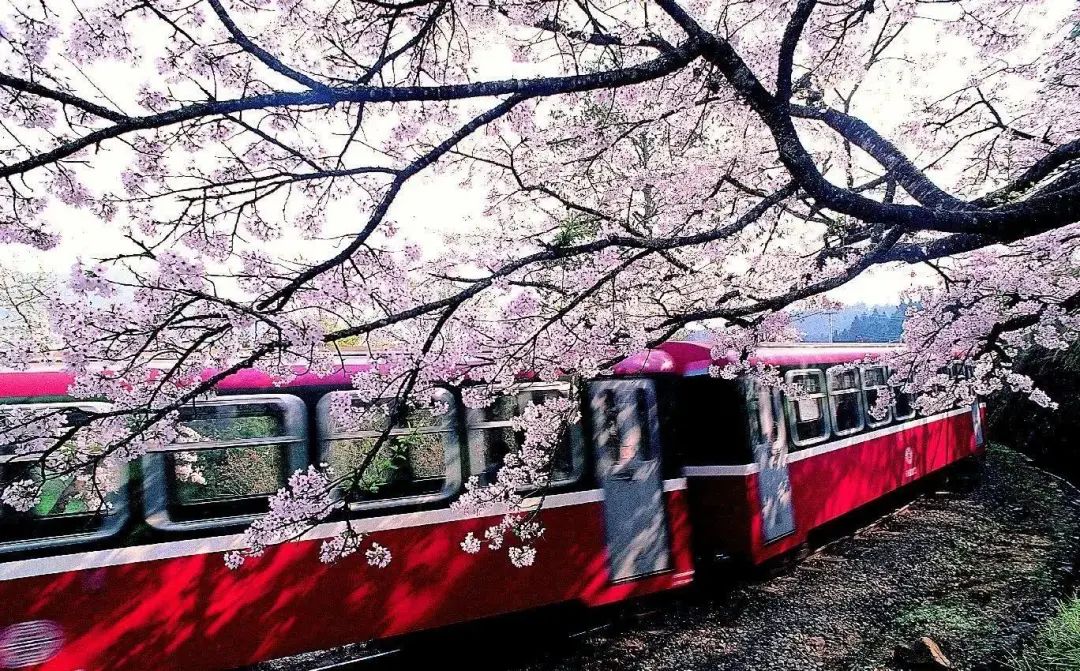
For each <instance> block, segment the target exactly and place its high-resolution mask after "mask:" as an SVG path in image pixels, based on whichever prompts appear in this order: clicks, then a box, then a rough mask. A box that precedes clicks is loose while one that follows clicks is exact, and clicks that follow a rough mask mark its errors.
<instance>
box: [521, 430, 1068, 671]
mask: <svg viewBox="0 0 1080 671" xmlns="http://www.w3.org/2000/svg"><path fill="white" fill-rule="evenodd" d="M1074 497H1075V495H1074V493H1073V492H1072V491H1071V489H1070V488H1069V487H1068V486H1067V485H1063V484H1060V483H1058V482H1057V481H1055V480H1053V479H1051V478H1050V477H1049V476H1047V475H1046V474H1045V473H1042V472H1041V471H1038V470H1037V469H1035V468H1034V467H1033V466H1031V465H1029V464H1028V463H1027V462H1026V461H1025V460H1024V459H1023V458H1022V457H1020V456H1019V455H1017V454H1016V453H1014V452H1011V451H1009V450H1005V449H994V450H992V452H991V455H990V458H989V459H988V464H987V467H986V469H985V475H984V478H983V481H982V483H981V484H980V485H979V486H978V487H977V488H976V489H975V490H974V491H972V492H969V493H965V494H952V493H929V494H927V495H925V496H922V497H920V498H918V499H916V500H915V501H914V502H912V503H911V504H910V505H908V506H906V507H905V508H903V509H901V510H899V511H897V512H894V513H891V514H888V515H887V516H886V517H885V518H884V519H882V520H880V521H879V522H878V523H876V524H874V525H872V526H870V527H867V528H864V529H862V530H861V531H858V532H857V533H855V534H854V535H853V536H851V537H849V538H844V539H843V540H840V541H837V542H835V543H833V544H831V545H828V546H826V547H824V548H822V549H821V550H820V551H818V552H817V553H816V554H814V555H812V556H810V557H809V558H807V559H806V560H805V561H804V562H802V563H801V564H799V565H798V566H797V567H795V568H794V569H793V570H791V571H790V572H789V573H787V574H785V575H782V576H780V577H776V578H772V579H769V580H762V581H755V582H742V583H737V584H735V585H734V586H731V587H728V588H727V589H717V590H713V591H712V592H713V593H711V594H710V593H707V591H705V590H700V589H699V590H697V591H696V592H691V593H689V594H686V595H684V596H681V597H679V598H676V599H674V600H671V601H669V602H667V603H663V604H661V605H658V606H656V607H655V609H654V610H653V611H652V612H651V613H645V614H642V615H639V616H638V617H636V618H635V617H629V618H623V621H622V624H621V625H619V626H617V627H615V628H614V629H608V630H606V631H604V632H602V633H598V634H595V635H592V636H588V637H585V638H584V639H583V640H581V641H580V642H579V643H578V644H576V645H574V646H573V647H572V648H571V649H569V650H567V649H565V648H563V649H561V650H560V651H559V652H558V653H557V654H550V655H546V656H544V658H543V659H540V660H533V662H531V663H529V664H526V665H519V666H514V665H510V666H508V667H506V668H516V669H519V670H521V671H525V670H528V671H561V670H563V669H566V670H568V671H569V670H571V669H572V670H574V671H578V670H580V669H585V670H607V669H612V670H614V669H641V670H643V671H644V670H645V669H649V670H655V671H659V670H663V669H672V670H675V669H678V670H680V671H688V670H696V669H702V670H704V669H710V670H713V669H728V670H732V671H735V670H746V671H766V670H769V669H782V670H785V671H786V670H802V669H837V670H840V669H844V670H847V669H859V670H864V669H866V670H869V669H894V668H899V667H897V665H896V664H895V662H894V661H893V657H894V648H895V647H896V646H897V645H900V644H903V643H909V642H911V641H913V640H915V639H917V638H919V637H920V636H930V637H932V638H933V639H934V640H936V641H937V642H938V643H940V644H941V647H942V648H943V649H944V651H945V652H946V653H947V655H948V656H949V657H950V658H951V659H952V661H953V663H954V665H955V666H956V668H958V669H993V668H999V666H997V665H996V661H997V660H1000V659H1002V658H1003V657H1004V656H1005V655H1007V654H1008V653H1009V652H1011V651H1013V650H1015V649H1016V646H1017V645H1018V644H1019V642H1020V641H1021V640H1022V639H1023V638H1024V637H1025V636H1026V635H1028V634H1029V633H1030V632H1031V631H1033V630H1034V628H1035V627H1036V626H1037V625H1038V623H1040V622H1041V621H1042V620H1043V619H1045V617H1046V616H1047V615H1048V614H1049V612H1050V611H1051V609H1052V606H1053V603H1054V600H1055V598H1056V597H1057V596H1058V595H1060V594H1061V592H1062V590H1063V589H1064V586H1065V585H1066V584H1067V583H1069V582H1070V581H1071V578H1070V572H1071V571H1072V569H1073V567H1074V565H1075V560H1076V559H1077V557H1078V553H1080V539H1078V535H1080V513H1078V510H1077V507H1076V505H1075V503H1074Z"/></svg>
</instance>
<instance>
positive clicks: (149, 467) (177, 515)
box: [143, 394, 307, 530]
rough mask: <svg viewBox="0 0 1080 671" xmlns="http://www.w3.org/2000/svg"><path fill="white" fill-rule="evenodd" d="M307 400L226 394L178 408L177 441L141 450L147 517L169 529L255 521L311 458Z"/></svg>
mask: <svg viewBox="0 0 1080 671" xmlns="http://www.w3.org/2000/svg"><path fill="white" fill-rule="evenodd" d="M305 427H306V421H305V410H304V404H303V401H301V400H300V399H299V398H297V397H295V396H288V395H278V394H267V395H252V396H222V397H218V398H215V399H213V400H211V401H205V402H198V403H195V404H192V405H185V406H183V407H181V408H180V410H179V418H178V419H177V424H176V433H177V435H176V439H175V441H174V442H173V443H172V444H170V445H167V446H165V447H163V448H160V449H156V450H154V451H153V452H152V453H151V454H148V455H146V456H145V457H143V469H144V479H145V483H144V487H143V490H144V499H145V503H146V509H147V522H148V523H149V524H150V525H151V526H154V527H156V528H160V529H166V530H181V529H201V528H210V527H214V526H223V525H229V524H240V523H244V522H247V521H250V520H251V519H252V518H253V517H254V516H256V515H258V514H260V513H262V512H265V511H266V510H267V501H268V499H269V496H270V495H271V494H273V493H274V492H276V491H277V490H278V489H280V488H281V487H283V486H284V485H285V484H286V482H287V481H288V479H289V476H290V475H291V474H292V473H293V472H294V471H296V470H298V469H301V468H304V466H305V464H306V461H307V460H306V452H307V439H306V431H305Z"/></svg>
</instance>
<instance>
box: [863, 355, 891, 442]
mask: <svg viewBox="0 0 1080 671" xmlns="http://www.w3.org/2000/svg"><path fill="white" fill-rule="evenodd" d="M870 369H879V370H881V375H882V380H883V382H882V383H881V384H876V385H868V384H867V383H866V371H867V370H870ZM859 374H860V375H861V385H862V396H863V399H862V404H863V415H864V417H863V419H864V422H865V426H866V427H867V428H871V429H879V428H881V427H883V426H886V425H888V424H889V423H890V422H892V420H893V405H895V399H894V400H892V401H890V402H889V405H887V406H886V407H885V412H886V415H885V417H884V418H883V419H877V418H876V417H874V416H873V415H871V414H870V399H869V398H868V397H867V395H866V392H867V391H869V390H871V389H889V368H888V366H885V365H884V364H872V365H865V366H861V367H860V372H859Z"/></svg>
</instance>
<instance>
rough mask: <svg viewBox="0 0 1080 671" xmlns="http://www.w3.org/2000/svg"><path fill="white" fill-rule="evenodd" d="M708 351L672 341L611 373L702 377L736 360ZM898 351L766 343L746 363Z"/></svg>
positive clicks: (850, 358)
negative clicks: (713, 368) (711, 369)
mask: <svg viewBox="0 0 1080 671" xmlns="http://www.w3.org/2000/svg"><path fill="white" fill-rule="evenodd" d="M712 349H713V345H712V344H710V343H705V342H691V341H678V340H675V341H671V342H666V343H663V344H661V345H657V346H656V347H654V348H652V349H647V350H642V351H640V352H638V353H636V354H632V355H631V356H629V357H627V358H626V359H623V360H622V361H620V362H619V363H617V364H616V365H615V369H614V370H615V374H616V375H657V374H659V375H676V376H687V375H704V374H707V373H708V372H709V367H710V366H713V365H724V364H727V363H733V362H735V361H737V360H738V354H737V353H736V352H734V351H731V352H729V353H728V354H726V355H725V356H723V357H721V358H719V359H716V358H714V357H713V355H712ZM899 350H900V346H899V345H898V344H896V343H769V344H763V345H760V346H759V347H758V349H757V351H756V352H755V354H754V356H752V357H750V363H751V364H759V363H760V364H763V365H767V366H783V367H790V366H804V365H810V364H838V363H853V362H856V361H864V360H867V359H871V360H872V359H876V358H879V357H882V356H884V355H886V354H889V353H892V352H897V351H899Z"/></svg>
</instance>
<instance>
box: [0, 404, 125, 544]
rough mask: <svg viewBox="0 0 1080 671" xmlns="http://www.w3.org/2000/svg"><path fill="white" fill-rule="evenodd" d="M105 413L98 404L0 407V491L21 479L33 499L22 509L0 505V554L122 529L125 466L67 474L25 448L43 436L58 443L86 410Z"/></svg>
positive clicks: (83, 447)
mask: <svg viewBox="0 0 1080 671" xmlns="http://www.w3.org/2000/svg"><path fill="white" fill-rule="evenodd" d="M107 409H108V405H107V404H104V403H55V404H44V403H42V404H17V405H16V404H12V405H0V491H2V490H3V489H5V488H6V487H7V486H8V485H10V484H12V483H16V482H26V481H28V482H30V483H32V484H33V486H34V488H35V489H36V490H37V501H36V502H35V503H34V505H32V506H31V507H30V508H29V509H27V510H16V509H15V508H14V507H12V506H10V505H6V504H0V553H8V552H17V551H26V550H36V549H43V548H47V547H56V546H60V545H67V544H71V543H79V542H85V541H91V540H96V539H99V538H104V537H106V536H109V535H112V534H114V533H116V532H117V531H118V530H119V529H120V527H121V526H122V525H123V523H124V520H125V519H126V517H127V505H126V486H125V480H126V470H127V469H126V468H125V467H123V466H118V465H108V464H104V463H100V462H99V464H98V465H97V466H96V467H87V468H82V469H78V470H74V471H72V470H71V469H70V468H69V467H60V466H59V465H57V464H56V463H55V462H53V463H51V464H50V463H49V460H47V459H43V456H44V455H43V454H42V453H41V452H40V451H37V450H35V447H37V446H34V445H31V444H29V439H30V438H31V437H33V438H47V439H49V440H48V441H47V442H48V443H49V444H51V443H52V439H53V438H55V439H60V438H61V437H62V436H63V434H64V433H65V432H67V431H69V430H70V429H71V428H73V427H74V426H77V425H79V424H80V423H82V422H85V421H86V420H87V418H88V417H89V411H94V412H100V411H102V410H107ZM39 426H40V430H39V429H38V428H37V427H39ZM30 427H33V428H30ZM5 438H6V439H5ZM42 447H45V445H42ZM59 449H60V450H66V449H75V448H74V446H72V447H71V448H67V447H65V446H62V447H60V448H59ZM78 449H79V450H80V452H79V453H81V454H85V453H87V452H92V451H93V449H94V446H93V445H87V444H86V443H80V445H79V447H78ZM103 483H108V484H107V485H106V489H107V490H108V491H102V484H103ZM110 485H115V486H110Z"/></svg>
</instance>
